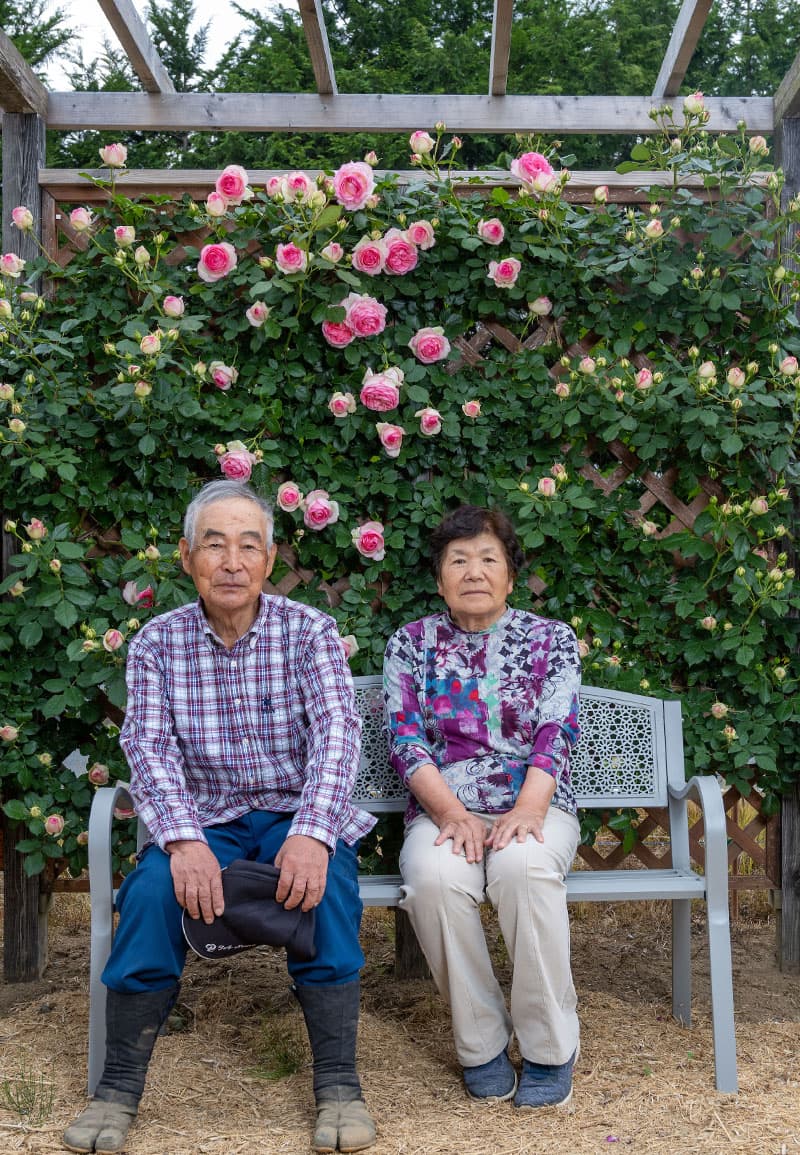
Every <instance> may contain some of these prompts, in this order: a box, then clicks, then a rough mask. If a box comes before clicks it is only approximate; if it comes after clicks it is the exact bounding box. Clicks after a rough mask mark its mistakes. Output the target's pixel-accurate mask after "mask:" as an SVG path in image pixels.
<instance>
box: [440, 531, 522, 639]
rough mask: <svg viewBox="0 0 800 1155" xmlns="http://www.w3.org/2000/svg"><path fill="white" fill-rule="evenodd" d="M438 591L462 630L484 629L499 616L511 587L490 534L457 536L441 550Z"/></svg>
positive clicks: (502, 556)
mask: <svg viewBox="0 0 800 1155" xmlns="http://www.w3.org/2000/svg"><path fill="white" fill-rule="evenodd" d="M437 585H438V589H439V594H440V595H441V597H443V598H444V600H445V602H446V603H447V608H448V609H449V610H450V615H451V617H452V619H453V621H454V622H455V623H456V625H457V626H460V627H461V629H462V630H473V631H474V630H485V629H487V628H488V627H489V626H490V625H491V624H492V623H493V622H496V621H497V619H498V618H499V617H501V616H502V615H503V613H504V612H505V608H506V598H507V597H508V595H509V594H510V593H511V590H512V589H513V587H514V582H513V581H512V579H511V575H510V573H509V569H508V562H507V560H506V552H505V550H504V549H503V543H502V542H501V541H500V539H499V538H498V537H496V536H495V535H494V534H493V533H480V534H478V536H477V537H459V538H456V539H455V541H451V542H450V543H449V544H448V546H447V547H446V549H445V551H444V556H443V557H442V564H441V569H440V572H439V579H438V583H437Z"/></svg>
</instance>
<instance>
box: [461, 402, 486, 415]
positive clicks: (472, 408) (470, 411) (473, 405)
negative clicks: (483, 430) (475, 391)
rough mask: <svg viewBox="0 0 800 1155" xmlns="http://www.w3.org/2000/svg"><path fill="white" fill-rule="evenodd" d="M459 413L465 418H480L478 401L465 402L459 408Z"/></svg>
mask: <svg viewBox="0 0 800 1155" xmlns="http://www.w3.org/2000/svg"><path fill="white" fill-rule="evenodd" d="M461 412H462V413H463V414H464V416H465V417H480V415H481V403H480V401H465V402H464V404H463V405H462V406H461Z"/></svg>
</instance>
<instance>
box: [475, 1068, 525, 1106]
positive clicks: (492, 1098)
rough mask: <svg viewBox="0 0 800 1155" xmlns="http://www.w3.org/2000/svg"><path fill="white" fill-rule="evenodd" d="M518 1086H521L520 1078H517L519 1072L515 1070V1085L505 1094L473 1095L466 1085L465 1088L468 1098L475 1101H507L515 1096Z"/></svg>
mask: <svg viewBox="0 0 800 1155" xmlns="http://www.w3.org/2000/svg"><path fill="white" fill-rule="evenodd" d="M518 1086H519V1079H518V1078H517V1073H516V1071H515V1072H514V1086H513V1087H512V1088H511V1090H510V1091H508V1092H506V1094H505V1095H473V1094H472V1092H471V1091H468V1090H467V1088H466V1087H465V1088H464V1090H465V1091H467V1098H468V1099H472V1102H473V1103H505V1102H506V1101H507V1100H508V1099H513V1098H514V1096H515V1095H516V1093H517V1087H518Z"/></svg>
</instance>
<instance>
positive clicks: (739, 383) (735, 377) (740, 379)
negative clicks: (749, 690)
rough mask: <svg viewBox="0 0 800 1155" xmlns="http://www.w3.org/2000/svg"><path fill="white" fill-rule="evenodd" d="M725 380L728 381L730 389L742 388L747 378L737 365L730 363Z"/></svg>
mask: <svg viewBox="0 0 800 1155" xmlns="http://www.w3.org/2000/svg"><path fill="white" fill-rule="evenodd" d="M725 380H726V381H727V382H728V384H729V385H730V387H731V389H742V388H743V387H744V383H745V381H746V380H747V378H746V376H745V374H744V372H743V371H742V370H741V369H740V368H739V366H738V365H731V367H730V369H729V370H728V372H727V375H726V377H725Z"/></svg>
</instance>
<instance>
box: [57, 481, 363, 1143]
mask: <svg viewBox="0 0 800 1155" xmlns="http://www.w3.org/2000/svg"><path fill="white" fill-rule="evenodd" d="M180 552H181V560H182V562H183V568H184V569H185V571H186V572H187V573H188V574H190V575H191V578H192V580H193V582H194V584H195V586H196V588H197V592H198V594H199V600H198V601H197V602H194V603H192V604H190V605H186V606H183V607H181V608H180V609H178V610H173V611H171V612H170V613H166V614H162V615H161V616H160V617H157V618H155V619H154V620H153V621H151V622H148V624H147V625H146V626H145V627H144V628H143V629H142V631H141V633H140V634H139V635H138V636H137V637H136V639H135V640H134V641H133V642H132V643H131V646H130V652H129V656H128V666H127V679H128V707H127V713H126V717H125V724H124V726H123V729H122V734H121V738H120V741H121V744H122V748H123V750H124V752H125V756H126V758H127V760H128V763H129V764H130V769H131V793H132V794H133V797H134V799H135V802H136V808H137V811H138V813H139V815H140V816H141V818H143V819H144V821H145V822H146V823H147V826H148V828H149V830H150V833H151V836H152V839H153V841H152V843H151V844H150V845H149V846H148V847H147V848H146V849H145V850H144V852H143V853H142V855H141V858H140V862H139V865H138V866H137V868H136V870H134V871H133V872H132V873H131V874H130V875H128V877H127V878H126V879H125V881H124V883H123V885H122V887H121V888H120V892H119V898H118V910H119V929H118V931H117V934H116V937H115V940H114V946H113V949H112V952H111V956H110V958H109V961H108V965H107V967H106V969H105V971H104V973H103V982H104V983H105V985H106V986H107V988H108V1003H107V1027H106V1029H107V1039H106V1062H105V1069H104V1072H103V1076H102V1078H101V1080H100V1082H99V1084H98V1086H97V1089H96V1091H95V1096H94V1098H93V1099H92V1100H91V1102H90V1103H89V1105H88V1106H87V1108H86V1109H85V1110H84V1111H83V1113H82V1114H81V1115H80V1116H79V1117H78V1119H76V1121H75V1122H74V1123H73V1124H72V1126H70V1127H69V1128H68V1129H67V1131H66V1132H65V1134H64V1142H65V1144H66V1146H67V1147H68V1148H69V1149H70V1150H71V1151H84V1152H89V1151H95V1152H113V1151H121V1150H122V1149H123V1147H124V1145H125V1136H126V1134H127V1132H128V1129H129V1127H130V1125H131V1122H132V1121H133V1119H134V1118H135V1117H136V1112H137V1107H138V1103H139V1099H140V1097H141V1095H142V1091H143V1089H144V1082H145V1075H146V1072H147V1066H148V1063H149V1060H150V1056H151V1054H152V1050H153V1046H154V1043H155V1040H156V1036H157V1035H158V1032H159V1030H160V1028H161V1026H162V1025H163V1023H164V1021H165V1019H166V1017H167V1015H168V1014H169V1011H170V1009H171V1008H172V1006H173V1004H174V1003H175V1000H176V998H177V995H178V989H179V987H178V982H179V978H180V975H181V972H182V970H183V965H184V961H185V956H186V949H187V948H186V943H185V941H184V936H183V934H182V930H181V920H182V914H183V910H186V911H187V912H188V914H189V915H190V916H191V917H192V918H195V919H197V918H202V919H203V920H204V921H205V922H206V923H210V922H212V920H213V918H214V917H215V916H219V915H220V914H221V913H222V911H223V892H222V882H221V871H222V868H224V867H225V866H226V865H228V864H229V863H230V862H232V861H233V860H234V859H241V858H244V859H250V860H255V861H258V862H268V863H273V864H274V865H275V866H276V867H278V868H279V870H280V879H279V883H278V889H277V895H276V898H277V900H278V901H279V902H282V903H283V904H284V905H285V906H286V907H287V908H289V909H292V908H295V907H297V906H300V907H301V908H302V909H303V910H310V909H311V908H312V907H315V908H316V929H315V935H314V942H315V946H316V957H315V958H314V959H313V961H311V962H303V961H299V960H298V959H296V958H292V957H291V956H289V957H288V969H289V973H290V975H291V977H292V979H293V983H294V987H293V989H294V992H295V994H296V995H297V998H298V1000H299V1002H300V1005H301V1007H302V1010H303V1015H304V1017H305V1021H306V1027H307V1029H308V1035H309V1040H310V1043H311V1051H312V1056H313V1069H314V1095H315V1099H316V1103H317V1123H316V1129H315V1132H314V1138H313V1147H314V1150H316V1151H336V1150H337V1147H338V1149H339V1150H341V1151H360V1150H361V1149H362V1148H365V1147H368V1146H370V1145H371V1144H372V1143H373V1142H374V1141H375V1127H374V1124H373V1122H372V1120H371V1118H370V1116H369V1114H368V1113H367V1109H366V1106H365V1104H364V1102H363V1100H362V1098H361V1086H360V1083H359V1079H358V1075H357V1073H356V1065H355V1049H356V1031H357V1025H358V1010H359V972H360V969H361V967H362V965H363V962H364V957H363V955H362V953H361V948H360V945H359V940H358V932H359V924H360V919H361V903H360V900H359V895H358V878H357V863H356V844H357V842H358V839H359V838H360V837H361V836H362V835H363V834H365V833H366V832H367V831H368V830H369V829H370V828H371V826H372V825H373V822H374V819H372V817H371V816H370V815H369V814H366V813H365V812H363V811H359V810H356V809H355V808H354V807H353V806H352V804H351V801H350V796H351V792H352V789H353V784H354V781H355V775H356V770H357V767H358V759H359V738H360V721H359V717H358V714H357V712H356V709H355V704H354V698H353V691H352V682H351V679H350V674H349V671H348V669H347V664H346V661H345V659H344V655H343V652H342V648H341V646H340V644H339V640H338V634H337V631H336V626H335V623H334V622H333V620H332V619H331V618H330V617H328V616H327V615H326V614H323V613H321V612H319V611H318V610H315V609H312V608H310V607H308V606H304V605H300V604H298V603H296V602H291V601H288V600H286V599H284V598H280V597H269V596H267V595H265V594H264V593H263V592H262V586H263V583H264V582H265V581H266V579H267V578H268V577H269V575H270V573H271V572H272V567H273V565H274V562H275V554H276V546H275V545H273V543H272V516H271V511H270V508H269V506H268V505H267V503H266V502H265V501H263V500H262V499H261V498H260V497H259V496H258V495H257V494H256V493H254V492H253V490H251V489H250V488H249V487H248V486H246V485H244V484H241V483H239V482H235V481H225V480H220V481H213V482H211V483H209V484H208V485H206V486H205V487H204V488H203V489H202V490H201V491H200V493H199V494H198V495H197V496H196V497H195V499H194V500H193V501H192V503H191V504H190V505H189V508H188V510H187V512H186V518H185V521H184V536H183V538H182V539H181V542H180Z"/></svg>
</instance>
